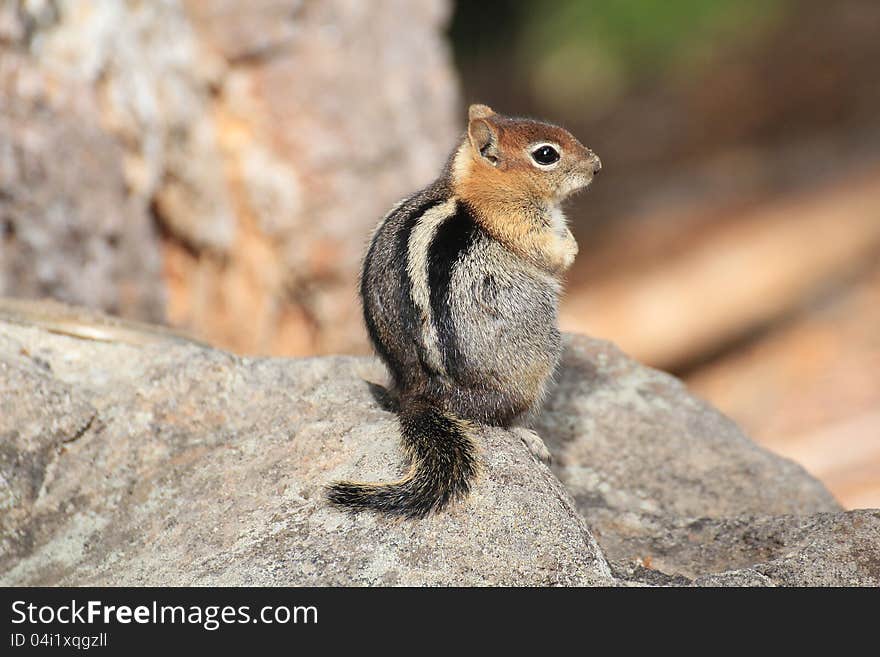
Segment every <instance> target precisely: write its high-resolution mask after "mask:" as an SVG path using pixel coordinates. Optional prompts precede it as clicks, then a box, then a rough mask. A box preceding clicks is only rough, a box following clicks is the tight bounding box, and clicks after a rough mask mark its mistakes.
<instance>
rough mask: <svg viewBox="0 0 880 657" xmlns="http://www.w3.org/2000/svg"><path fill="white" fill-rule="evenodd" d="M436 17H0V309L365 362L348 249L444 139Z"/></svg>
mask: <svg viewBox="0 0 880 657" xmlns="http://www.w3.org/2000/svg"><path fill="white" fill-rule="evenodd" d="M449 8H450V3H449V2H448V1H447V0H390V1H388V2H351V1H350V0H322V1H321V2H303V1H302V0H256V1H250V2H245V1H242V0H216V1H212V2H200V1H196V0H161V1H157V2H122V1H119V0H90V1H89V2H81V1H80V0H33V1H30V2H3V3H0V294H2V295H5V296H22V297H26V296H30V297H34V296H43V295H47V294H48V295H52V296H54V297H56V298H60V299H66V300H68V301H73V302H77V303H81V304H86V305H90V306H92V307H95V308H101V309H104V310H109V311H112V312H115V313H121V314H122V315H125V316H128V317H136V318H146V319H151V320H157V319H161V318H162V317H163V316H165V317H167V319H168V320H169V321H170V322H171V323H172V324H174V325H177V326H188V327H198V330H199V331H200V333H201V335H202V337H204V338H206V339H208V340H209V341H210V342H211V343H212V344H220V345H223V346H225V347H227V348H232V349H234V350H236V351H239V352H248V353H255V352H256V353H284V354H306V353H315V352H330V351H334V352H348V351H351V350H352V349H353V348H354V347H361V348H363V347H364V346H365V344H366V343H365V336H364V334H363V332H362V330H361V327H360V323H359V322H358V321H356V319H357V310H356V307H355V306H354V305H353V304H352V303H351V295H352V288H351V281H352V280H354V278H355V270H356V268H357V266H358V263H359V261H360V256H361V250H362V247H363V243H364V241H365V240H366V238H367V236H368V234H369V231H370V229H371V227H372V226H373V225H374V224H375V222H376V221H378V219H379V218H380V217H381V216H382V214H384V212H385V211H386V209H387V208H388V207H389V206H390V205H391V204H392V203H393V202H395V201H397V200H398V199H399V198H400V197H401V196H403V195H404V194H407V193H411V192H412V191H413V190H414V189H418V187H419V186H421V185H423V184H425V183H426V182H428V181H429V180H430V179H431V178H432V177H433V176H434V175H435V174H436V171H437V170H438V168H439V167H440V165H441V164H442V162H443V160H444V158H445V157H446V155H447V154H448V150H449V149H450V148H451V146H452V144H453V142H454V140H455V137H456V132H457V127H458V126H459V125H460V117H458V116H457V115H456V103H457V100H458V97H457V86H456V81H455V77H454V74H453V71H452V65H451V61H450V57H449V53H448V47H447V44H446V42H445V38H444V35H443V27H444V24H445V22H446V20H447V16H448V13H449ZM74 163H75V166H74V165H73V164H74ZM81 272H85V273H84V275H81ZM83 276H84V277H85V280H83Z"/></svg>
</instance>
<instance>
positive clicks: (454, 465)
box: [327, 400, 477, 518]
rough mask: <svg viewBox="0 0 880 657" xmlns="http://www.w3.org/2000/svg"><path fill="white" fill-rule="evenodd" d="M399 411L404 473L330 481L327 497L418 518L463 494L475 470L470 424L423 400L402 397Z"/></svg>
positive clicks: (352, 506) (354, 506)
mask: <svg viewBox="0 0 880 657" xmlns="http://www.w3.org/2000/svg"><path fill="white" fill-rule="evenodd" d="M398 416H399V418H400V428H401V436H402V441H403V447H404V451H405V452H406V454H407V457H408V458H409V461H410V469H409V472H408V473H407V475H406V476H405V477H404V478H403V479H401V480H399V481H396V482H393V483H388V484H364V483H357V482H350V481H340V482H336V483H333V484H331V485H330V486H329V487H328V491H327V496H328V498H329V499H330V501H331V502H333V503H334V504H338V505H340V506H344V507H348V508H350V509H356V510H363V509H371V510H374V511H381V512H383V513H388V514H393V515H399V516H407V517H410V518H419V517H423V516H426V515H428V514H429V513H431V512H433V511H440V510H441V509H442V508H443V507H445V506H446V505H447V504H448V503H449V502H450V501H452V500H454V499H456V498H459V497H463V496H465V495H466V494H467V493H468V491H469V490H470V485H471V481H472V480H473V478H474V476H475V475H476V473H477V452H476V447H475V445H474V443H473V441H472V439H471V438H470V436H469V435H468V434H469V432H470V431H471V425H470V424H469V423H468V422H466V421H464V420H461V419H459V418H457V417H455V416H453V415H450V414H448V413H445V412H443V411H441V410H439V409H438V408H436V407H435V406H432V405H431V404H429V403H427V402H425V401H422V400H408V401H402V402H401V408H400V410H399V412H398Z"/></svg>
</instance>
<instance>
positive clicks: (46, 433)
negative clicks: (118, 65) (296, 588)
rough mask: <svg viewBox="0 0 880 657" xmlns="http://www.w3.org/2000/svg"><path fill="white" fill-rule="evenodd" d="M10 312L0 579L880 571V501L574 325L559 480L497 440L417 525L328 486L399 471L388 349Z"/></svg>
mask: <svg viewBox="0 0 880 657" xmlns="http://www.w3.org/2000/svg"><path fill="white" fill-rule="evenodd" d="M0 305H2V304H0ZM0 310H2V308H0ZM0 316H2V317H5V319H0V485H2V487H3V488H2V497H0V583H3V584H13V585H18V584H512V585H535V584H563V585H569V584H573V585H577V584H581V585H584V584H590V585H595V584H598V585H618V584H657V585H669V584H690V583H693V584H697V585H708V586H732V585H749V586H751V585H756V586H757V585H761V586H764V585H850V584H857V585H877V584H878V583H880V540H878V539H880V511H877V510H865V511H851V512H841V511H839V510H837V509H836V505H835V503H834V501H833V500H832V499H831V498H830V497H829V496H828V494H827V492H826V491H825V490H824V489H823V488H822V487H821V485H819V484H818V483H817V482H815V481H814V480H812V479H811V478H810V477H809V476H808V475H807V474H806V473H805V472H803V471H802V470H801V469H800V468H798V467H796V466H794V465H793V464H791V463H789V462H787V461H784V460H783V459H779V458H778V457H775V456H773V455H771V454H769V453H767V452H765V451H763V450H761V449H759V448H757V447H755V446H754V445H753V444H751V443H750V442H749V441H748V440H747V439H746V438H745V437H744V436H742V435H741V434H739V432H738V431H737V430H736V429H735V427H733V426H732V425H730V424H729V421H727V420H725V419H724V418H723V417H722V416H720V414H718V413H717V412H716V411H714V410H713V409H711V408H710V407H708V406H707V405H705V404H703V403H701V402H699V401H697V400H694V399H693V398H691V397H689V396H688V395H687V393H686V392H685V391H684V390H683V388H682V387H681V385H680V384H679V383H678V382H676V381H675V380H674V379H672V378H671V377H667V376H665V375H660V374H658V373H655V372H653V371H650V370H647V369H645V368H642V367H640V366H638V365H636V364H635V363H633V362H632V361H629V360H628V359H627V358H626V357H625V356H623V355H622V354H620V353H619V352H618V351H616V350H615V349H613V348H612V347H610V346H609V345H607V344H605V343H601V342H597V341H592V340H589V339H587V338H581V337H568V338H567V348H566V355H565V362H564V366H563V368H562V371H561V373H560V377H559V385H558V386H557V388H556V390H555V391H554V393H553V395H552V396H551V399H550V400H549V402H548V413H547V415H545V416H544V417H542V418H541V420H540V431H541V432H542V435H543V436H544V437H545V438H546V440H547V443H548V444H549V446H550V448H551V452H552V453H553V455H554V457H555V465H554V467H555V469H556V472H557V473H559V474H560V475H561V477H562V482H560V480H559V479H557V478H556V477H555V476H554V475H553V473H552V472H551V470H550V469H548V468H547V467H546V466H545V465H544V464H543V463H542V462H541V461H540V460H539V459H538V458H535V457H533V456H532V454H531V452H530V450H529V448H528V447H527V446H526V444H525V442H524V441H523V439H522V437H521V435H520V434H521V432H507V431H502V430H497V429H492V430H490V429H486V430H484V431H482V433H481V434H480V436H479V444H480V447H481V451H482V455H483V459H484V467H483V472H482V475H481V477H480V479H479V481H478V483H477V485H476V487H475V490H474V492H473V494H472V495H471V497H470V498H468V500H466V501H464V502H461V503H459V504H457V505H455V506H454V507H453V508H452V509H451V510H450V511H449V512H447V513H442V514H439V515H436V516H433V517H431V518H428V519H425V520H420V521H401V520H393V519H386V518H382V517H377V516H375V515H372V514H359V515H351V514H347V513H343V512H340V511H338V510H336V509H334V508H331V507H329V506H328V505H327V503H326V502H325V501H324V499H323V497H322V495H321V487H322V485H323V484H324V483H326V482H327V481H329V480H331V479H335V478H339V477H349V476H353V477H358V478H364V479H377V480H383V479H384V480H387V479H390V478H392V477H394V476H395V475H396V474H397V473H398V472H399V469H400V462H399V458H400V453H399V449H398V445H397V440H396V436H397V428H396V423H395V420H394V417H393V415H390V414H389V413H387V412H385V411H383V410H381V408H380V407H379V406H378V404H377V403H376V402H375V400H374V399H373V397H372V395H371V394H370V388H369V386H368V385H367V383H366V381H377V382H381V381H382V379H383V372H382V368H381V367H380V366H379V364H378V363H377V362H376V361H375V360H374V359H370V358H353V357H330V358H312V359H305V360H286V359H243V358H239V357H236V356H233V355H230V354H228V353H225V352H222V351H217V350H214V349H211V348H208V347H204V346H201V345H198V344H194V343H191V342H188V341H186V340H183V339H181V338H178V337H175V336H173V335H169V334H168V333H167V332H162V331H157V330H150V331H146V330H143V329H142V328H140V327H137V326H127V325H125V324H121V323H119V322H118V321H117V320H112V321H110V320H102V319H101V318H100V317H92V318H89V317H86V316H83V315H82V314H81V313H79V312H73V311H68V310H66V309H64V308H61V307H58V306H51V307H47V306H44V305H39V304H33V305H31V306H30V307H24V308H22V307H21V306H18V307H14V308H12V309H9V308H7V309H6V311H5V314H3V313H0ZM533 451H534V448H533ZM563 483H565V484H566V485H567V486H570V487H571V491H572V493H573V497H572V496H570V495H569V492H568V491H567V490H566V488H565V487H564V486H563ZM761 489H764V490H761ZM575 504H577V507H576V506H575ZM578 510H580V513H578ZM615 518H616V520H615ZM594 535H595V537H596V538H595V539H594V538H593V536H594ZM597 541H598V543H597ZM605 555H608V557H609V559H608V560H606V556H605Z"/></svg>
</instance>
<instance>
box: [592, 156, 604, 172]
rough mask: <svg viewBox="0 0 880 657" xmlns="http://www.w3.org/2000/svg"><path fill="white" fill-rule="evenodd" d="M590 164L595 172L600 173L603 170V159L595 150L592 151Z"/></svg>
mask: <svg viewBox="0 0 880 657" xmlns="http://www.w3.org/2000/svg"><path fill="white" fill-rule="evenodd" d="M590 165H591V166H592V167H593V173H594V174H596V173H599V172H600V171H601V170H602V160H600V159H599V156H598V155H596V154H595V153H594V152H593V151H590Z"/></svg>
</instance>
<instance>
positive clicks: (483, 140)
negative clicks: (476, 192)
mask: <svg viewBox="0 0 880 657" xmlns="http://www.w3.org/2000/svg"><path fill="white" fill-rule="evenodd" d="M474 108H483V109H486V110H488V111H489V112H490V115H491V114H492V113H493V112H492V110H490V109H489V108H488V107H486V106H485V105H471V108H470V111H469V112H468V115H469V118H470V121H469V122H468V139H470V142H471V147H473V149H474V151H475V152H476V153H477V154H479V155H480V157H482V158H484V159H486V160H488V161H489V164H491V165H492V166H495V165H496V164H497V163H498V133H497V131H496V130H495V127H494V126H493V125H492V124H491V123H490V122H489V120H487V119H488V116H481V115H479V114H477V115H476V116H475V111H474ZM479 111H480V110H477V112H479Z"/></svg>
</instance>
